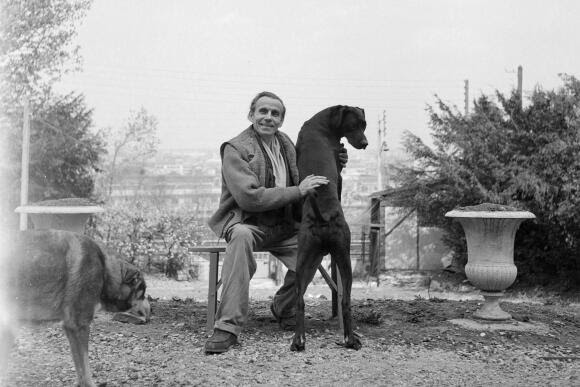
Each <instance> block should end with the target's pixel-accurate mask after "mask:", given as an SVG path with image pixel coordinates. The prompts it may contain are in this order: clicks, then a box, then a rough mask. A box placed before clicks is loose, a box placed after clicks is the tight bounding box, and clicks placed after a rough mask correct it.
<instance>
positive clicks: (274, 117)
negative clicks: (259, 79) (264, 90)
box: [248, 97, 284, 139]
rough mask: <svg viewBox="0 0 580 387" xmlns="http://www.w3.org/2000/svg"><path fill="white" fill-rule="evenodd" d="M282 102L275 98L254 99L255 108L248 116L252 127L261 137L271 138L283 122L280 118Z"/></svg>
mask: <svg viewBox="0 0 580 387" xmlns="http://www.w3.org/2000/svg"><path fill="white" fill-rule="evenodd" d="M282 110H283V107H282V103H281V102H280V101H278V100H277V99H274V98H270V97H262V98H260V99H259V100H258V101H256V108H255V109H254V111H253V112H251V113H250V115H249V116H248V118H249V119H250V121H251V122H252V124H253V125H254V129H255V130H256V132H258V134H259V135H260V136H261V137H262V138H263V139H267V138H271V137H272V136H273V135H274V134H276V132H277V131H278V129H279V128H280V126H282V122H284V118H282Z"/></svg>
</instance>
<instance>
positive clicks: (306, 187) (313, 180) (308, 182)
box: [298, 175, 328, 196]
mask: <svg viewBox="0 0 580 387" xmlns="http://www.w3.org/2000/svg"><path fill="white" fill-rule="evenodd" d="M326 184H328V179H327V178H326V177H325V176H315V175H310V176H306V177H305V178H304V180H302V182H301V183H300V185H299V186H298V189H300V195H301V196H306V195H307V194H309V193H310V192H314V190H315V189H316V188H317V187H320V186H321V185H326Z"/></svg>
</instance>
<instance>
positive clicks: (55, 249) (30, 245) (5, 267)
mask: <svg viewBox="0 0 580 387" xmlns="http://www.w3.org/2000/svg"><path fill="white" fill-rule="evenodd" d="M15 239H16V240H15V241H14V242H15V243H14V245H13V247H12V248H10V249H9V250H10V252H9V253H8V254H6V255H5V256H4V257H3V259H2V260H1V261H0V277H1V278H0V279H1V284H0V286H2V288H0V292H1V293H0V313H1V315H0V367H2V365H4V366H5V365H6V361H7V357H8V355H9V352H10V347H11V346H12V345H13V344H14V337H15V335H16V329H17V327H18V325H19V324H21V323H22V322H26V321H29V322H43V321H62V326H63V328H64V332H65V334H66V337H67V338H68V341H69V344H70V349H71V353H72V358H73V362H74V366H75V370H76V373H77V383H78V385H79V386H83V387H84V386H95V384H94V382H93V381H92V378H91V372H90V368H89V362H88V348H89V329H90V325H91V322H92V321H93V318H94V315H95V312H96V310H97V309H98V307H99V305H100V306H101V307H102V308H104V309H105V310H106V311H109V312H123V311H128V310H130V311H131V312H132V313H136V314H139V315H141V316H142V317H144V318H145V319H146V320H148V319H149V317H150V313H151V308H150V305H149V302H148V301H147V299H146V298H145V290H146V284H145V280H144V278H143V276H142V274H141V272H140V271H139V270H138V269H137V268H136V267H135V266H133V265H131V264H129V263H127V262H125V261H123V260H121V259H116V258H114V257H113V256H109V255H107V254H105V253H104V251H103V249H102V248H101V247H100V246H99V244H97V242H95V241H94V240H93V239H91V238H89V237H87V236H84V235H81V234H78V233H73V232H70V231H60V230H31V231H21V232H20V233H19V234H18V236H17V237H16V238H15ZM2 368H5V367H2ZM2 368H0V371H3V369H2Z"/></svg>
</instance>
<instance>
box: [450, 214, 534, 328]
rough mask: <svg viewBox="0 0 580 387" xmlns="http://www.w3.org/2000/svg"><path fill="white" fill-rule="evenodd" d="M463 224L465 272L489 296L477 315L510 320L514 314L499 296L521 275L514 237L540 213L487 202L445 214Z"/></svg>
mask: <svg viewBox="0 0 580 387" xmlns="http://www.w3.org/2000/svg"><path fill="white" fill-rule="evenodd" d="M445 216H446V217H449V218H454V219H455V220H457V221H458V222H459V223H460V224H461V226H462V227H463V231H464V232H465V237H466V239H467V264H466V265H465V275H466V276H467V278H468V279H469V281H470V282H471V283H472V284H473V285H474V286H475V287H477V288H478V289H480V290H481V294H482V295H483V297H484V299H485V303H484V304H483V306H482V307H481V308H480V309H479V310H477V311H476V312H475V314H474V317H477V318H481V319H485V320H507V319H510V318H511V315H510V314H509V313H507V312H505V311H504V310H502V309H501V307H500V305H499V299H500V298H501V297H502V296H503V291H504V290H505V289H507V288H508V287H509V286H511V285H512V284H513V283H514V281H515V279H516V276H517V274H518V269H517V267H516V265H514V240H515V236H516V231H517V229H518V227H519V226H520V224H521V223H522V222H523V221H524V220H526V219H533V218H535V217H536V216H535V215H534V214H532V213H531V212H528V211H522V210H518V209H517V208H513V207H509V206H502V205H498V204H490V203H484V204H480V205H477V206H469V207H459V208H457V209H455V210H453V211H449V212H448V213H446V214H445Z"/></svg>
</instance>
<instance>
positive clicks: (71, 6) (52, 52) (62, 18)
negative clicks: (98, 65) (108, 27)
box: [0, 0, 91, 113]
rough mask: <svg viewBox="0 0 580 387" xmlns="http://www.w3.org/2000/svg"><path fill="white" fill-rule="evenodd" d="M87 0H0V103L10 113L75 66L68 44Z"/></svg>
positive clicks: (74, 52) (76, 61)
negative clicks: (0, 78)
mask: <svg viewBox="0 0 580 387" xmlns="http://www.w3.org/2000/svg"><path fill="white" fill-rule="evenodd" d="M90 5H91V0H0V12H1V14H0V55H1V56H2V61H1V62H0V72H1V74H2V81H3V84H2V89H3V92H2V102H3V104H4V107H5V108H8V109H9V110H8V112H9V113H10V112H13V110H14V109H17V108H18V107H19V106H20V105H21V102H22V99H23V98H28V99H30V100H31V102H32V103H33V104H34V103H35V102H40V101H39V100H40V99H42V96H43V95H44V94H45V93H46V92H47V91H49V90H50V88H51V86H52V85H53V84H54V82H55V81H58V80H59V79H60V78H61V77H62V75H63V74H65V73H66V72H68V71H71V70H76V69H78V68H79V66H80V55H79V50H80V47H79V46H78V45H75V44H73V39H74V37H75V36H76V28H77V24H78V23H79V22H80V21H81V20H82V18H83V17H84V16H85V14H86V12H87V11H88V10H89V7H90Z"/></svg>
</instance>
